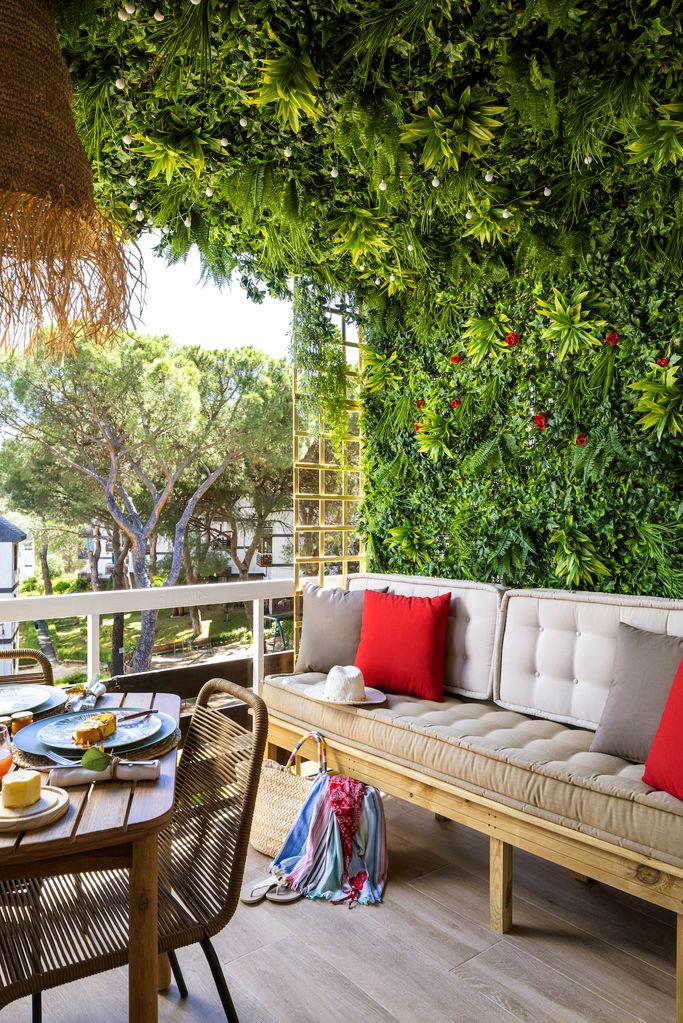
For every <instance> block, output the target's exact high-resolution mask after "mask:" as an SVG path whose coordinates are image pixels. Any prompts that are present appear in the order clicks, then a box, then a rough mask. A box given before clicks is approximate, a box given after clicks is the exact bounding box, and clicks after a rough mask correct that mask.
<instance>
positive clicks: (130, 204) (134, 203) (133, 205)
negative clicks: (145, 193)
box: [128, 199, 138, 210]
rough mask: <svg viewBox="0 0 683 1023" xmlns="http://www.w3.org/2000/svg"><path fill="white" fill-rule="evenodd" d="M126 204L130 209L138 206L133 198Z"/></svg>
mask: <svg viewBox="0 0 683 1023" xmlns="http://www.w3.org/2000/svg"><path fill="white" fill-rule="evenodd" d="M128 206H129V207H130V209H131V210H136V209H137V208H138V204H137V202H136V201H135V199H133V201H132V202H129V203H128Z"/></svg>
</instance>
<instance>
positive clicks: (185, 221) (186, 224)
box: [183, 215, 192, 227]
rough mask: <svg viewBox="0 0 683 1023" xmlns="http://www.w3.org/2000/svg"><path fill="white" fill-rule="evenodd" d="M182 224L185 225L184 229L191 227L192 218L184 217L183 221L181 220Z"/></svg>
mask: <svg viewBox="0 0 683 1023" xmlns="http://www.w3.org/2000/svg"><path fill="white" fill-rule="evenodd" d="M183 224H184V225H185V227H192V217H190V216H189V215H188V216H187V217H185V219H184V220H183Z"/></svg>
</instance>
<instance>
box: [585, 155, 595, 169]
mask: <svg viewBox="0 0 683 1023" xmlns="http://www.w3.org/2000/svg"><path fill="white" fill-rule="evenodd" d="M583 162H584V163H585V164H586V166H587V167H589V166H590V164H592V162H593V157H592V156H584V158H583Z"/></svg>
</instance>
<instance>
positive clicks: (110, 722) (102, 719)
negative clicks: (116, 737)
mask: <svg viewBox="0 0 683 1023" xmlns="http://www.w3.org/2000/svg"><path fill="white" fill-rule="evenodd" d="M115 731H116V715H115V714H110V713H109V712H108V711H102V712H101V713H100V714H91V715H90V717H89V718H84V720H83V721H80V722H79V723H78V724H77V725H76V731H75V733H74V742H75V743H76V745H77V746H92V745H93V744H94V743H96V742H102V740H103V739H108V738H109V736H110V735H113V734H114V732H115Z"/></svg>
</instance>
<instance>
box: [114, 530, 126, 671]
mask: <svg viewBox="0 0 683 1023" xmlns="http://www.w3.org/2000/svg"><path fill="white" fill-rule="evenodd" d="M128 548H129V544H127V543H126V544H125V545H124V546H123V547H122V546H121V530H120V529H119V527H118V526H117V524H116V523H114V526H113V528H112V533H111V549H112V554H113V568H112V573H111V585H112V589H114V590H122V589H124V577H123V566H124V563H125V560H126V558H127V556H128ZM124 644H125V636H124V617H123V615H122V614H120V613H117V614H115V615H114V620H113V623H112V630H111V673H112V675H123V668H124V662H123V648H124Z"/></svg>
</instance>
